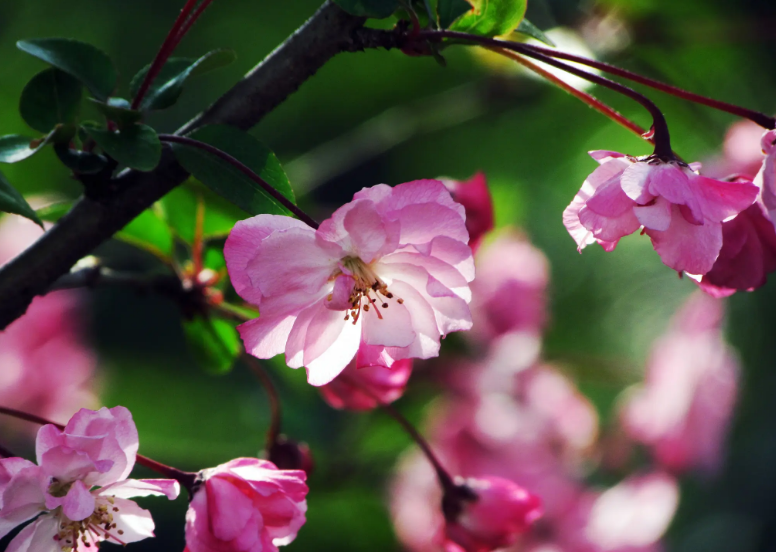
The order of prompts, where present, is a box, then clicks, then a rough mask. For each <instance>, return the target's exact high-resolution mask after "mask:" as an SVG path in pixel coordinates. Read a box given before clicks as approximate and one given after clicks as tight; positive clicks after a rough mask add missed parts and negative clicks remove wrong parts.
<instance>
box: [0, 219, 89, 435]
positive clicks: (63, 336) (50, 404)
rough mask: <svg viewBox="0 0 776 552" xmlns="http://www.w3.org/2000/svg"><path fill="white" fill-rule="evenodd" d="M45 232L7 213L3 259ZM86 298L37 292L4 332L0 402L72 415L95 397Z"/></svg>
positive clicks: (0, 241) (47, 414)
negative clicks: (37, 295)
mask: <svg viewBox="0 0 776 552" xmlns="http://www.w3.org/2000/svg"><path fill="white" fill-rule="evenodd" d="M42 233H43V232H42V230H41V229H40V227H38V226H37V225H36V224H35V223H33V222H32V221H29V220H27V219H24V218H22V217H10V216H7V217H4V218H3V220H2V222H0V263H5V262H7V261H9V260H10V259H11V258H13V257H14V256H15V255H17V254H18V253H20V252H21V251H23V250H24V248H25V247H26V246H28V245H30V244H31V243H32V242H33V241H35V240H36V239H37V238H38V237H40V235H41V234H42ZM80 303H81V297H80V294H78V293H75V292H71V291H58V292H55V293H50V294H48V295H46V296H45V297H36V298H35V299H33V301H32V304H31V305H30V308H29V309H28V310H27V312H26V313H25V314H24V315H23V316H22V317H20V318H19V319H18V320H16V321H14V322H13V323H12V324H11V325H10V326H8V328H6V329H5V330H4V331H3V332H2V333H0V366H2V369H0V404H2V405H4V406H8V407H11V408H16V409H19V410H23V411H25V412H29V413H32V414H37V415H39V416H42V417H44V418H49V419H67V418H69V417H70V416H72V415H73V414H74V413H75V412H76V411H77V410H78V409H79V408H81V407H84V406H91V405H93V404H94V403H95V401H96V398H95V396H94V393H93V391H92V386H93V381H94V370H95V365H96V358H95V355H94V354H93V353H92V351H90V350H89V349H88V348H87V346H86V343H85V339H84V333H85V328H84V326H85V320H84V316H83V314H84V313H83V312H82V311H83V308H82V306H81V305H80ZM9 425H11V424H9ZM20 427H21V426H20ZM24 427H25V430H26V429H27V428H28V427H30V428H31V427H32V426H30V425H29V424H25V426H24Z"/></svg>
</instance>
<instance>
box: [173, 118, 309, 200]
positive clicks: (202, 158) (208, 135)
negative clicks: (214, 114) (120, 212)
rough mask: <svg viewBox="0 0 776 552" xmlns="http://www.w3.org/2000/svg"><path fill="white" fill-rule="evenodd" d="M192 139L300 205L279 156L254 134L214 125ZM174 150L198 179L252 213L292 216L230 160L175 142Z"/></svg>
mask: <svg viewBox="0 0 776 552" xmlns="http://www.w3.org/2000/svg"><path fill="white" fill-rule="evenodd" d="M189 137H190V138H193V139H194V140H199V141H201V142H205V143H206V144H210V145H211V146H215V147H216V148H218V149H219V150H221V151H223V152H225V153H228V154H229V155H231V156H232V157H234V158H235V159H237V160H238V161H241V162H242V163H243V164H245V165H247V166H248V167H249V168H250V169H251V170H252V171H253V172H255V173H256V174H258V175H259V176H260V177H261V178H262V179H264V181H266V182H267V183H269V184H270V185H271V186H272V187H274V188H275V189H276V190H278V191H279V192H280V193H281V194H282V195H284V196H285V197H286V198H288V199H289V200H290V201H291V202H292V203H295V202H296V200H295V199H294V192H293V190H291V184H290V183H289V182H288V177H287V176H286V173H285V171H283V167H282V166H281V165H280V162H279V161H278V159H277V157H275V154H274V153H272V151H270V150H269V149H268V148H267V147H266V146H265V145H264V144H262V143H261V142H259V141H258V140H257V139H256V138H254V137H253V136H251V135H250V134H248V133H246V132H243V131H241V130H239V129H236V128H234V127H230V126H225V125H210V126H205V127H202V128H200V129H198V130H196V131H194V132H193V133H192V134H190V135H189ZM172 149H173V152H174V153H175V157H177V159H178V161H179V162H180V164H181V165H183V167H184V168H185V169H186V170H187V171H189V172H190V173H191V174H192V175H193V176H194V177H195V178H196V179H197V180H199V181H200V182H202V183H203V184H205V186H207V187H208V188H210V189H211V190H213V191H214V192H215V193H217V194H218V195H220V196H221V197H223V198H225V199H227V200H229V201H231V202H232V203H234V204H235V205H237V206H238V207H239V208H240V209H242V210H243V211H245V212H247V213H248V214H251V215H258V214H261V213H270V214H276V215H287V214H289V211H288V209H286V208H285V207H283V205H282V204H280V203H279V202H278V201H277V200H276V199H275V198H274V197H272V196H271V195H269V194H268V193H267V192H265V191H264V188H262V187H261V186H260V185H259V184H258V183H256V182H254V181H253V180H252V179H251V178H249V177H248V176H247V175H245V174H243V173H242V172H241V171H240V170H239V169H237V168H236V167H234V166H233V165H231V164H229V163H227V162H226V161H223V160H222V159H220V158H218V157H216V156H214V155H213V154H211V153H208V152H206V151H204V150H202V149H200V148H195V147H192V146H187V145H183V144H176V143H174V144H172Z"/></svg>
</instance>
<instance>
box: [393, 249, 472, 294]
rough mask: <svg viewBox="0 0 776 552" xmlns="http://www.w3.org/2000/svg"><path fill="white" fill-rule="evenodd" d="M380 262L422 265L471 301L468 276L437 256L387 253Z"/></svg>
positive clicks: (455, 291) (456, 292)
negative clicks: (464, 275) (465, 276)
mask: <svg viewBox="0 0 776 552" xmlns="http://www.w3.org/2000/svg"><path fill="white" fill-rule="evenodd" d="M380 262H381V263H384V264H392V263H404V264H411V265H414V266H418V267H421V268H423V269H425V270H426V272H428V273H429V274H430V275H431V276H433V277H434V278H436V279H437V280H439V281H440V282H442V283H443V284H444V285H445V286H447V287H448V288H450V290H451V291H453V292H454V293H455V294H456V295H457V296H458V297H460V298H461V299H463V300H465V301H471V297H472V293H471V290H470V289H469V285H468V283H469V282H468V281H467V280H466V278H464V277H463V275H462V274H461V273H460V272H458V270H456V269H455V268H453V267H452V266H450V265H449V264H447V263H446V262H444V261H441V260H439V259H437V258H435V257H430V256H426V255H421V254H418V253H410V252H397V253H392V254H390V255H386V256H385V257H383V258H382V259H381V261H380Z"/></svg>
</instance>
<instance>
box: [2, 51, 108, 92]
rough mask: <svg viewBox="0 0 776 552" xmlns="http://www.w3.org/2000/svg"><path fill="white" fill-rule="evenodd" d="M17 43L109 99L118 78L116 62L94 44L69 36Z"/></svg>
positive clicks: (90, 89)
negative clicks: (114, 63) (114, 64)
mask: <svg viewBox="0 0 776 552" xmlns="http://www.w3.org/2000/svg"><path fill="white" fill-rule="evenodd" d="M16 46H17V47H18V48H19V49H20V50H22V51H24V52H27V53H28V54H30V55H33V56H35V57H37V58H39V59H42V60H43V61H45V62H46V63H49V64H51V65H52V66H54V67H56V68H57V69H61V70H62V71H64V72H65V73H69V74H70V75H72V76H74V77H75V78H77V79H78V80H80V81H81V82H82V83H83V84H84V85H86V87H87V88H88V89H89V91H90V92H91V93H92V94H93V95H94V97H95V98H97V99H100V100H107V99H108V96H110V95H111V94H112V93H113V91H114V89H115V88H116V82H117V81H118V73H117V72H116V68H115V67H114V66H113V62H112V61H111V60H110V58H109V57H108V55H107V54H106V53H105V52H103V51H102V50H100V49H98V48H95V47H94V46H92V45H91V44H87V43H85V42H80V41H78V40H72V39H69V38H35V39H29V40H20V41H19V42H17V43H16Z"/></svg>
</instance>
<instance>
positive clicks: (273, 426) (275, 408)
mask: <svg viewBox="0 0 776 552" xmlns="http://www.w3.org/2000/svg"><path fill="white" fill-rule="evenodd" d="M243 360H244V361H245V363H246V364H247V365H248V367H249V368H250V369H251V372H253V373H254V375H255V376H256V377H257V378H258V380H259V382H261V385H262V386H263V387H264V390H265V391H266V392H267V397H268V398H269V408H270V412H271V416H272V419H271V421H270V424H269V430H267V451H271V450H272V448H273V446H274V445H275V443H277V441H278V437H280V423H281V420H282V411H281V406H280V396H279V395H278V391H277V388H276V387H275V384H274V383H272V379H271V378H270V377H269V374H267V371H266V370H265V369H264V367H263V366H262V365H261V363H260V362H259V361H258V360H256V358H254V357H252V356H251V355H249V354H248V353H247V352H245V353H243Z"/></svg>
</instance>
